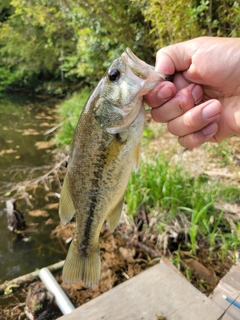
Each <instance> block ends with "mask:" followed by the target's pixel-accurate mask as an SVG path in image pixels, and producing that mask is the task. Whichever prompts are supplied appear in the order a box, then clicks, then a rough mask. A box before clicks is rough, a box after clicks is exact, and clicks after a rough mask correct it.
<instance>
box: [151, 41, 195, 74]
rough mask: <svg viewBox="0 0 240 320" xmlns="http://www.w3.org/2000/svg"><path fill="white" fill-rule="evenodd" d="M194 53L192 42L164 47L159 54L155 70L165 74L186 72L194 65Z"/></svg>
mask: <svg viewBox="0 0 240 320" xmlns="http://www.w3.org/2000/svg"><path fill="white" fill-rule="evenodd" d="M193 53H194V51H193V47H192V45H191V40H190V41H186V42H180V43H177V44H173V45H170V46H167V47H164V48H162V49H160V50H159V51H158V52H157V57H156V66H155V69H156V71H158V72H160V73H163V74H174V73H175V72H177V71H185V70H187V69H188V68H189V67H190V65H191V63H192V55H193Z"/></svg>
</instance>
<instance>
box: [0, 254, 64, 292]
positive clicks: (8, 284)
mask: <svg viewBox="0 0 240 320" xmlns="http://www.w3.org/2000/svg"><path fill="white" fill-rule="evenodd" d="M63 264H64V260H63V261H60V262H57V263H54V264H52V265H50V266H48V269H49V271H51V272H53V273H54V272H57V271H59V270H61V269H62V267H63ZM39 272H40V269H39V270H36V271H33V272H30V273H28V274H25V275H23V276H20V277H18V278H15V279H13V280H10V281H5V282H4V283H3V284H1V285H0V295H3V294H7V293H8V291H9V293H11V289H12V288H19V287H21V286H23V285H24V284H26V283H31V282H33V281H34V280H36V278H37V277H38V275H39Z"/></svg>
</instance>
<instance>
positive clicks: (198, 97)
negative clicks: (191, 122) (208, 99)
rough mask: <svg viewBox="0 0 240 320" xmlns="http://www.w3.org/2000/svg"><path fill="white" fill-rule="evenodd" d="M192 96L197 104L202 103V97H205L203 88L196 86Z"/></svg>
mask: <svg viewBox="0 0 240 320" xmlns="http://www.w3.org/2000/svg"><path fill="white" fill-rule="evenodd" d="M192 96H193V99H194V102H195V104H197V103H198V102H200V101H201V100H202V97H203V90H202V87H201V86H199V85H195V86H194V87H193V89H192Z"/></svg>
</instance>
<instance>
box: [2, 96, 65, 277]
mask: <svg viewBox="0 0 240 320" xmlns="http://www.w3.org/2000/svg"><path fill="white" fill-rule="evenodd" d="M56 103H57V101H53V100H49V99H48V100H46V99H40V98H30V97H26V96H23V95H16V94H15V95H8V96H0V283H2V282H4V281H5V280H11V279H13V278H16V277H18V276H21V275H24V274H26V273H29V272H32V271H34V270H35V269H37V268H42V267H45V266H48V265H50V264H53V263H55V262H58V261H59V260H62V259H64V258H65V256H66V251H65V250H64V247H63V245H62V244H61V243H60V241H59V239H58V238H56V237H54V236H53V235H52V231H53V230H54V229H55V227H56V226H57V224H58V223H59V217H58V209H57V203H58V198H57V197H56V196H55V192H59V190H57V186H56V190H55V186H54V184H53V186H52V190H46V188H43V187H42V188H36V189H33V190H32V191H31V192H30V193H29V201H30V203H28V202H27V201H26V200H25V199H24V197H23V198H22V199H20V200H18V201H17V206H18V208H19V209H20V210H21V211H22V212H23V213H24V217H25V219H26V223H27V226H28V227H27V230H26V231H25V233H24V234H23V235H16V234H14V233H12V232H10V231H9V230H8V228H7V225H8V223H7V217H6V212H5V210H4V208H5V201H6V199H7V198H8V196H9V191H10V189H11V187H12V186H13V185H14V183H16V182H21V181H24V179H29V175H30V173H29V172H31V175H32V176H34V175H35V176H36V175H37V176H38V175H39V176H41V167H42V166H51V165H52V166H53V165H54V161H55V160H54V157H53V154H52V152H51V151H52V149H51V148H52V147H51V143H49V140H50V139H51V138H52V136H51V134H50V135H44V133H45V132H46V131H47V130H49V129H50V128H52V127H53V126H54V125H56V124H57V120H56V112H55V110H56V107H55V106H56ZM39 167H40V169H39ZM35 168H38V170H35ZM43 168H44V167H43ZM45 170H46V169H45ZM30 204H31V205H30ZM38 212H40V214H36V213H38ZM41 212H43V213H44V214H41Z"/></svg>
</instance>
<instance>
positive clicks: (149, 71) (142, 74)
mask: <svg viewBox="0 0 240 320" xmlns="http://www.w3.org/2000/svg"><path fill="white" fill-rule="evenodd" d="M122 59H123V60H124V61H125V63H126V64H127V66H128V67H129V68H130V69H131V71H132V72H133V73H134V74H135V75H136V76H137V77H138V78H140V79H142V80H147V82H149V80H150V83H151V84H152V85H153V83H155V84H156V83H157V82H161V81H163V80H164V76H163V75H162V74H160V73H158V72H156V71H155V68H154V67H153V66H151V65H150V64H147V63H146V62H145V61H143V60H141V59H139V58H138V57H137V56H136V55H135V54H134V53H133V52H132V50H131V49H129V48H126V50H125V51H124V52H123V54H122Z"/></svg>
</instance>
